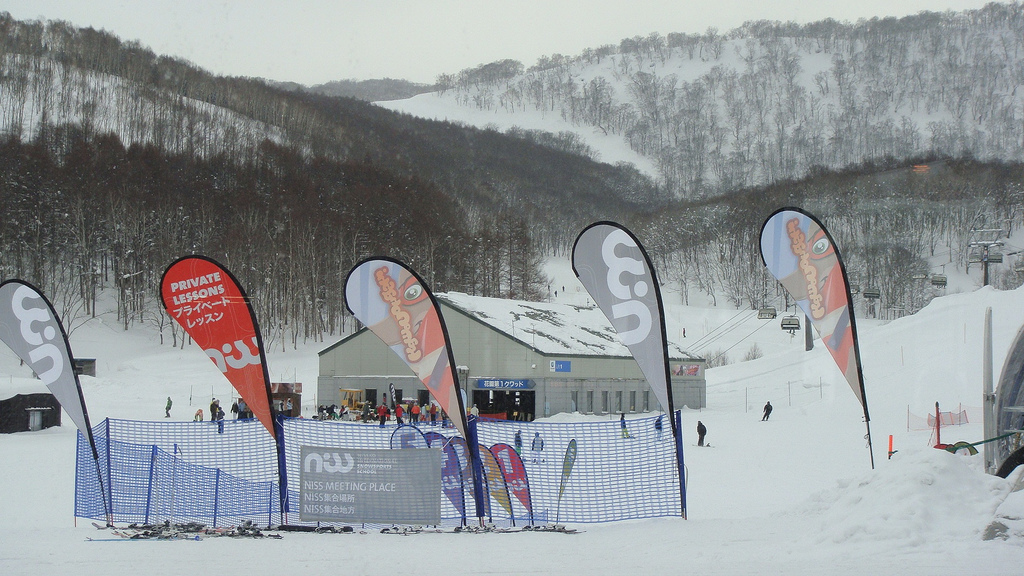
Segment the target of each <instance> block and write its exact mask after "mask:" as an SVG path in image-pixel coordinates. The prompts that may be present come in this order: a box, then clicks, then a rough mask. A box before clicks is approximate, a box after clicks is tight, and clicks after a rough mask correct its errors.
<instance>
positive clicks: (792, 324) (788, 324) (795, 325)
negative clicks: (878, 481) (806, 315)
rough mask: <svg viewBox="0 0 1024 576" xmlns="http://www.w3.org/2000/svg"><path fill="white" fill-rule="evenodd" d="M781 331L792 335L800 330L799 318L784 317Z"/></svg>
mask: <svg viewBox="0 0 1024 576" xmlns="http://www.w3.org/2000/svg"><path fill="white" fill-rule="evenodd" d="M782 329H783V330H786V331H788V332H789V333H790V334H793V333H794V332H796V331H797V330H799V329H800V318H799V317H797V316H793V315H790V316H786V317H785V318H783V319H782Z"/></svg>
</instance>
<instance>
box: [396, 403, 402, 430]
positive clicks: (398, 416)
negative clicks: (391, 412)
mask: <svg viewBox="0 0 1024 576" xmlns="http://www.w3.org/2000/svg"><path fill="white" fill-rule="evenodd" d="M395 421H396V422H398V425H399V426H401V425H402V405H401V404H395Z"/></svg>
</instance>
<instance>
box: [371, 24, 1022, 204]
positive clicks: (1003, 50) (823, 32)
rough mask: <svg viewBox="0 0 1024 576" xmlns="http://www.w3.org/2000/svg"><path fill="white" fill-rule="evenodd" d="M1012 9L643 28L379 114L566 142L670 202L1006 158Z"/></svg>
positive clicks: (1016, 157)
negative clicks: (915, 165)
mask: <svg viewBox="0 0 1024 576" xmlns="http://www.w3.org/2000/svg"><path fill="white" fill-rule="evenodd" d="M1021 11H1022V9H1021V7H1020V6H1019V5H1018V4H1012V5H998V4H990V5H989V6H987V7H986V8H984V9H982V10H978V11H966V12H963V13H959V14H954V13H951V12H950V13H946V14H928V13H922V14H919V15H917V16H911V17H907V18H904V19H901V20H898V21H897V20H896V19H892V18H890V19H886V20H882V21H878V20H877V19H876V20H872V21H867V22H858V23H857V24H855V25H854V24H846V25H844V24H840V23H838V22H835V21H825V22H820V23H815V24H810V25H807V26H805V27H800V26H797V25H795V24H785V23H778V22H754V23H748V24H747V25H745V26H744V27H742V28H740V29H737V30H733V31H730V32H725V33H722V34H718V33H716V32H714V31H709V33H708V34H704V35H686V34H669V35H668V36H667V37H662V36H660V35H658V34H651V35H649V36H647V37H639V36H638V37H635V38H630V39H624V40H622V41H621V42H620V43H619V44H618V45H608V46H603V47H600V48H594V49H588V50H586V51H584V53H582V54H580V55H578V56H571V57H566V56H561V55H556V56H553V57H551V58H546V59H542V61H541V62H538V63H537V64H536V65H535V66H532V67H529V68H526V67H524V66H523V65H522V64H520V63H517V62H514V61H508V60H505V61H498V62H494V63H490V64H482V65H480V66H478V67H477V68H472V69H466V70H463V71H461V72H459V73H458V74H453V75H450V76H447V77H442V78H441V80H440V83H441V88H442V89H441V90H440V91H439V92H437V93H433V94H421V95H418V96H415V97H413V98H410V99H407V100H399V101H390V102H381V103H379V104H380V105H381V106H384V107H386V108H389V109H392V110H398V111H402V112H407V113H410V114H413V115H416V116H422V117H426V118H436V119H441V120H449V121H453V122H463V123H466V124H470V125H474V126H478V127H492V128H496V129H499V130H507V129H508V128H511V127H513V126H518V127H520V128H523V129H529V130H546V131H548V132H552V133H558V132H563V131H568V132H573V133H575V134H577V135H578V136H579V137H580V138H582V139H583V141H585V142H587V143H588V144H589V145H590V146H591V148H593V149H594V150H596V151H597V152H598V156H599V159H600V160H601V161H604V162H608V163H616V162H631V163H634V164H635V165H636V166H637V167H638V168H639V169H640V170H642V171H644V172H646V173H648V174H650V175H651V176H652V177H654V178H656V179H657V180H658V181H659V183H660V184H662V185H663V186H665V187H667V188H668V189H669V190H671V191H672V192H674V193H676V194H678V195H680V196H683V197H696V196H701V195H707V194H714V193H720V192H728V191H731V190H735V189H740V188H744V187H749V186H758V185H763V184H768V183H772V182H776V181H779V180H785V179H798V178H800V177H802V176H805V175H806V174H807V173H808V171H809V170H810V169H811V168H814V167H827V168H832V169H840V168H845V167H847V166H849V165H855V164H859V163H861V162H864V161H865V160H881V159H884V158H897V159H904V158H913V157H919V156H924V155H928V154H937V155H942V156H960V155H963V154H964V153H965V151H969V153H970V154H971V155H973V156H974V157H975V158H979V159H1001V160H1012V161H1020V160H1021V159H1022V158H1024V141H1022V140H1021V138H1020V131H1019V129H1018V128H1011V129H1007V127H1008V126H1019V122H1020V112H1019V110H1020V108H1021V104H1022V102H1024V92H1021V91H1020V90H1019V89H1018V88H1019V86H1020V85H1021V83H1022V82H1024V77H1021V75H1020V74H1019V73H1018V72H1008V71H1013V70H1020V66H1021V57H1022V55H1024V51H1022V50H1021V48H1022V47H1024V46H1022V42H1024V33H1022V29H1021V28H1020V26H1021V22H1022V21H1024V19H1021V18H1020V15H1021Z"/></svg>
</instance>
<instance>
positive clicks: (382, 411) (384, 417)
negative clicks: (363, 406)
mask: <svg viewBox="0 0 1024 576" xmlns="http://www.w3.org/2000/svg"><path fill="white" fill-rule="evenodd" d="M377 418H378V419H379V420H380V427H381V428H383V427H384V423H385V422H387V421H388V407H387V406H385V405H384V404H381V405H380V406H377Z"/></svg>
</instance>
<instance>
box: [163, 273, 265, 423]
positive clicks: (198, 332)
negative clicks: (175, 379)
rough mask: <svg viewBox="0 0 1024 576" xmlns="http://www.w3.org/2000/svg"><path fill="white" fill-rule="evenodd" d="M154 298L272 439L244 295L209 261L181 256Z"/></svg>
mask: <svg viewBox="0 0 1024 576" xmlns="http://www.w3.org/2000/svg"><path fill="white" fill-rule="evenodd" d="M160 295H161V297H162V298H163V302H164V308H166V309H167V313H168V314H169V315H170V316H171V318H173V319H174V320H175V321H177V322H178V324H180V325H181V327H182V328H184V329H185V331H186V332H188V333H189V335H190V336H192V339H193V340H195V341H196V344H199V346H200V347H201V348H202V349H203V351H204V352H206V355H207V356H209V357H210V360H212V361H213V363H214V364H215V365H216V366H217V368H218V369H219V370H220V371H221V372H222V373H223V374H224V376H225V377H226V378H227V379H228V380H229V381H230V382H231V385H232V386H234V387H235V390H237V391H238V394H239V395H240V396H241V397H242V399H243V400H245V403H246V404H247V405H248V406H249V410H251V411H252V413H253V416H255V417H256V418H258V419H259V421H260V422H261V423H262V424H263V425H264V426H265V427H266V428H267V431H268V432H270V435H271V436H274V437H275V438H276V434H275V432H274V420H273V416H272V415H271V411H270V377H269V375H268V373H267V361H266V355H265V354H264V351H263V337H262V336H261V335H260V331H259V326H258V324H257V323H256V315H255V314H254V313H253V311H252V307H251V306H250V305H249V297H248V296H247V295H246V294H245V291H244V290H242V287H241V286H240V285H239V284H238V281H237V280H235V277H234V276H232V275H231V273H230V272H228V271H227V270H226V269H225V268H224V267H223V266H221V265H220V264H218V263H217V262H214V261H213V260H211V259H209V258H206V257H204V256H186V257H185V258H181V259H180V260H177V261H175V262H174V263H172V264H171V265H170V266H168V267H167V270H165V271H164V276H163V279H162V280H161V282H160ZM210 416H211V418H212V417H213V415H212V414H211V415H210Z"/></svg>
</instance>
